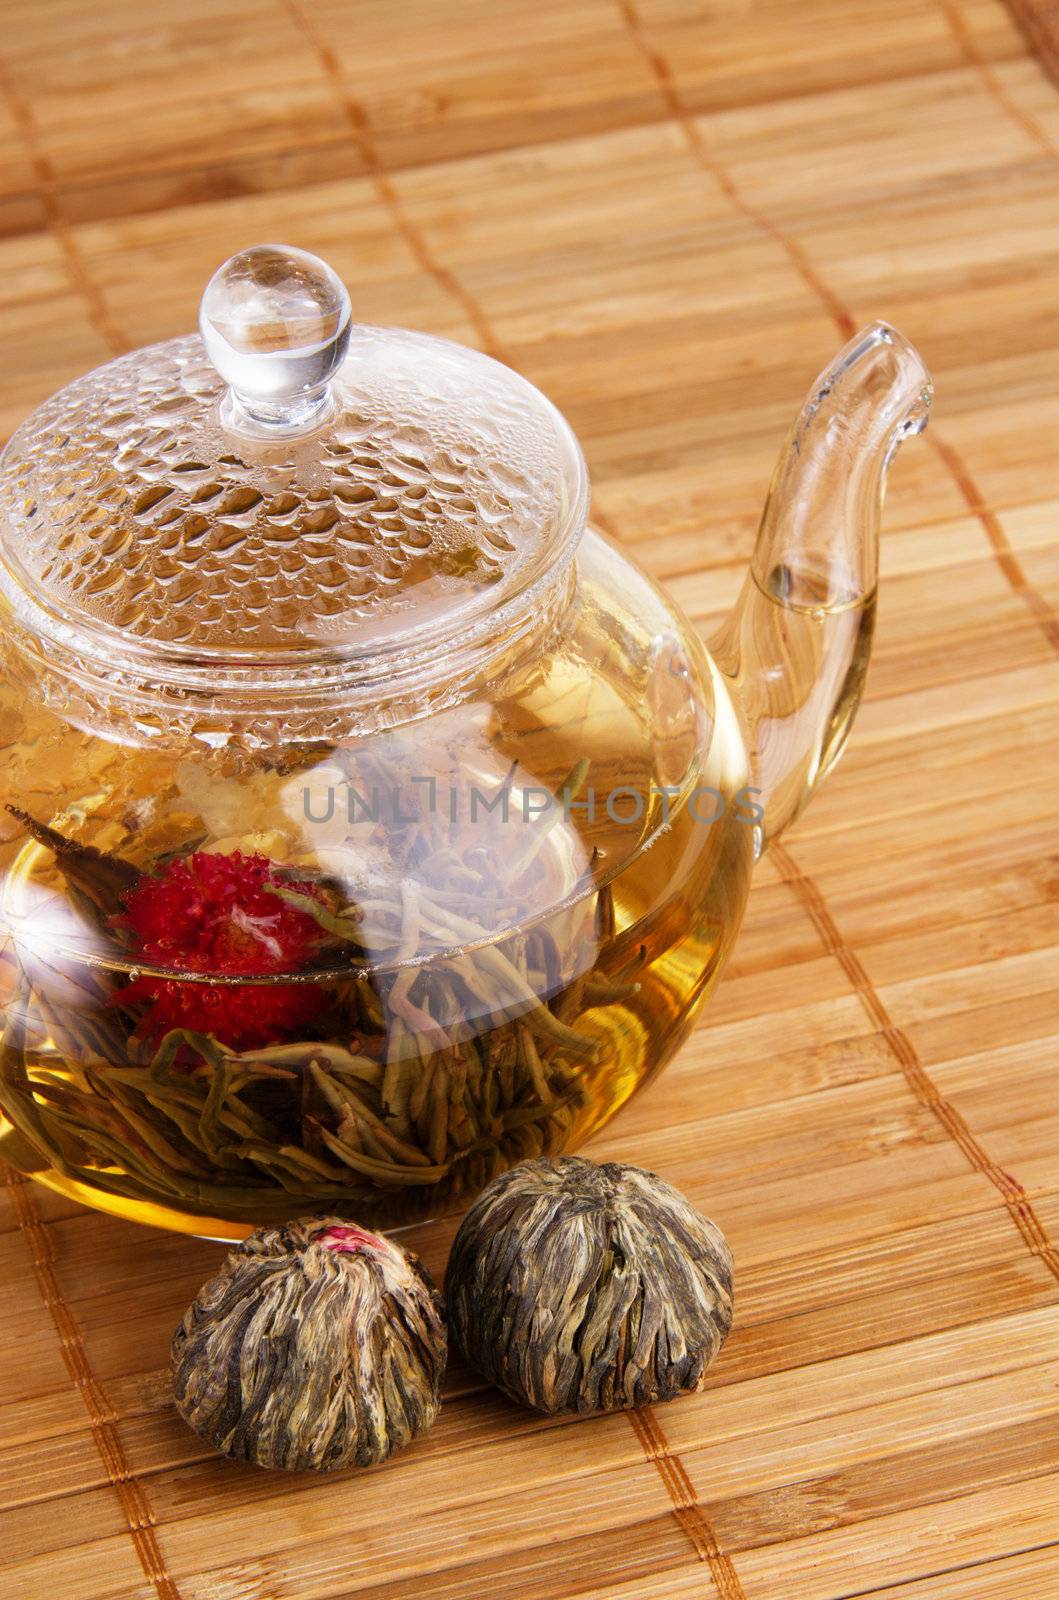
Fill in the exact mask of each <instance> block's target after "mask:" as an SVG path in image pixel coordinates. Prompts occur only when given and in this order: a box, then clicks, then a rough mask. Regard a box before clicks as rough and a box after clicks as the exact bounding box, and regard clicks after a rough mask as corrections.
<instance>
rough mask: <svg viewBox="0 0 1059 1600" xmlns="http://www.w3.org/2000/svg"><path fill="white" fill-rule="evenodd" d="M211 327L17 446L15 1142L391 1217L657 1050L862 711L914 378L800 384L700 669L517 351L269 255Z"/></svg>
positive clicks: (90, 395)
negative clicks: (743, 571) (380, 314)
mask: <svg viewBox="0 0 1059 1600" xmlns="http://www.w3.org/2000/svg"><path fill="white" fill-rule="evenodd" d="M200 328H201V337H200V336H190V337H186V338H180V339H175V340H171V341H169V342H168V343H165V344H161V345H156V346H153V347H151V348H149V349H146V350H141V351H137V352H135V353H133V354H132V355H129V356H125V357H122V358H120V359H119V360H116V361H112V362H110V363H109V364H108V365H107V366H104V367H102V368H100V369H98V370H97V371H95V372H92V373H89V374H88V375H87V376H85V377H83V378H81V379H78V380H77V381H76V382H74V383H72V384H70V385H69V386H68V387H67V388H66V389H64V390H63V391H62V392H61V393H59V394H57V395H56V396H54V397H53V398H52V399H51V400H49V401H48V402H47V403H46V404H45V405H43V406H42V407H41V408H40V409H39V410H38V411H37V412H35V413H34V414H33V416H31V417H30V418H29V419H28V420H27V422H26V423H25V424H24V425H23V426H22V427H21V428H20V429H19V430H18V432H17V433H16V434H15V435H14V437H13V438H12V440H11V441H10V443H9V445H8V447H7V449H6V451H5V452H4V455H3V458H2V466H0V500H2V503H0V540H2V547H0V608H2V631H3V637H4V641H5V661H6V666H5V679H4V682H3V685H2V686H0V740H2V746H0V801H2V803H3V806H4V807H5V809H3V810H2V811H0V815H2V817H3V829H2V834H0V838H2V845H0V849H2V854H0V871H2V882H0V896H2V898H0V905H2V912H0V915H2V932H3V939H4V945H3V966H2V974H3V998H4V1013H3V1015H4V1032H3V1038H2V1046H0V1156H2V1158H3V1159H5V1160H7V1161H9V1162H10V1163H12V1164H13V1165H14V1166H15V1167H17V1168H19V1169H21V1170H22V1171H24V1172H27V1173H31V1174H33V1175H34V1176H35V1177H38V1178H40V1179H42V1180H43V1181H44V1182H46V1183H48V1184H51V1185H52V1186H54V1187H55V1188H58V1189H61V1190H63V1191H64V1192H66V1193H68V1194H71V1195H73V1196H75V1197H77V1198H78V1199H80V1200H84V1201H86V1202H88V1203H90V1204H94V1205H96V1206H99V1207H102V1208H103V1209H105V1210H108V1211H113V1212H117V1213H119V1214H121V1215H126V1216H133V1217H138V1218H140V1219H142V1220H144V1221H148V1222H152V1223H156V1224H161V1225H164V1226H169V1227H174V1228H180V1229H184V1230H187V1231H192V1232H196V1233H203V1234H209V1235H213V1236H217V1237H225V1238H237V1237H240V1236H242V1235H243V1234H245V1233H246V1232H248V1231H249V1229H250V1228H251V1227H252V1226H255V1225H257V1224H260V1223H263V1222H266V1221H273V1220H279V1219H284V1218H289V1217H292V1216H296V1215H298V1214H303V1213H305V1212H309V1211H315V1210H321V1209H323V1210H328V1211H332V1212H333V1211H341V1212H344V1213H347V1214H349V1215H350V1216H353V1217H356V1218H357V1219H358V1220H361V1221H363V1222H366V1223H368V1224H376V1225H381V1226H394V1225H398V1224H400V1223H402V1222H406V1221H411V1220H416V1219H419V1218H422V1217H424V1216H429V1215H433V1214H437V1213H439V1212H442V1211H444V1210H446V1209H455V1208H457V1207H458V1206H460V1205H461V1204H462V1203H464V1202H465V1201H467V1200H468V1199H469V1198H470V1197H471V1196H472V1195H473V1194H474V1193H475V1192H476V1191H477V1190H478V1189H479V1188H480V1187H481V1186H482V1185H483V1184H484V1183H485V1182H486V1181H487V1180H488V1179H489V1178H490V1177H491V1176H492V1175H493V1174H495V1173H496V1172H498V1171H499V1170H501V1169H502V1168H503V1167H505V1166H507V1165H509V1164H511V1163H513V1162H515V1161H518V1160H520V1159H522V1158H524V1157H526V1156H531V1155H538V1154H541V1153H554V1152H558V1151H560V1150H563V1149H566V1148H569V1147H570V1146H572V1145H575V1144H577V1143H578V1142H580V1141H581V1140H583V1139H585V1138H586V1137H587V1136H588V1135H589V1134H591V1133H592V1132H593V1130H594V1129H596V1128H598V1127H599V1126H600V1125H601V1124H602V1123H603V1122H604V1121H606V1119H607V1118H608V1117H610V1116H611V1115H612V1114H613V1113H614V1112H615V1111H616V1110H617V1109H618V1108H619V1107H620V1106H621V1105H622V1104H623V1103H624V1102H625V1101H626V1100H627V1099H628V1098H629V1096H630V1095H631V1094H633V1092H634V1091H635V1090H636V1089H637V1088H638V1087H639V1086H640V1085H642V1084H643V1083H645V1082H646V1081H647V1080H648V1079H649V1078H650V1077H651V1076H652V1075H653V1074H655V1073H657V1071H658V1070H659V1069H660V1068H661V1067H662V1066H663V1065H664V1063H665V1062H666V1061H667V1060H668V1058H669V1057H670V1056H671V1055H672V1053H673V1051H674V1050H675V1049H676V1048H677V1046H678V1045H679V1043H680V1042H681V1040H682V1039H683V1038H684V1036H685V1035H686V1034H687V1032H688V1030H689V1028H690V1027H691V1025H692V1023H693V1021H694V1020H695V1018H696V1016H697V1014H698V1012H699V1010H700V1009H701V1007H702V1005H703V1003H704V1001H705V1000H706V998H707V996H708V994H709V993H710V990H711V989H712V987H713V985H714V983H715V982H716V980H717V977H718V974H719V973H720V971H721V969H722V967H723V965H724V962H725V959H726V957H727V955H728V952H729V950H730V949H731V946H732V942H733V940H734V938H735V936H736V933H737V932H738V929H739V924H740V920H741V918H742V915H743V910H744V906H745V903H746V899H747V892H748V888H749V882H750V874H751V868H752V865H753V862H754V860H755V859H756V857H757V856H758V855H759V854H760V852H761V851H762V849H764V848H765V847H766V845H767V843H768V840H769V839H770V838H771V837H773V836H775V834H776V833H777V832H778V831H779V830H780V829H781V828H783V827H784V826H785V825H786V824H787V823H788V822H790V820H791V819H792V818H793V817H795V816H796V815H797V814H798V812H799V811H800V810H801V808H802V806H803V805H804V804H805V802H806V800H807V798H808V796H809V794H810V793H811V791H812V789H813V788H814V786H815V785H816V783H818V782H819V780H820V779H821V778H822V777H823V775H824V774H825V773H826V772H827V771H828V769H829V768H830V767H831V766H832V765H833V763H834V761H835V760H836V758H837V756H838V755H839V753H840V751H841V749H842V746H843V743H844V741H845V739H846V735H847V733H848V731H849V727H850V724H851V722H852V719H853V716H854V714H855V712H856V709H857V705H858V702H859V699H860V694H861V688H862V684H863V680H864V671H865V665H866V661H867V656H868V651H869V647H870V643H871V634H872V622H873V615H874V603H875V584H876V563H877V535H878V523H879V515H880V507H881V502H882V492H883V487H884V479H885V474H886V469H887V466H888V464H889V462H890V460H891V458H892V456H893V454H894V451H895V449H896V447H897V445H898V443H899V441H900V440H901V439H902V438H903V437H904V436H905V435H906V434H908V433H909V432H914V431H917V430H918V429H920V428H921V427H922V426H923V424H924V422H925V420H926V416H927V409H928V406H929V401H930V387H929V382H928V378H927V374H926V372H925V370H924V367H923V364H922V362H921V361H920V359H919V357H918V355H917V354H916V352H915V351H914V350H913V349H912V348H911V346H910V345H909V344H908V343H907V342H906V341H905V340H904V339H903V338H902V337H901V336H900V335H899V334H897V333H896V332H894V330H893V329H891V328H888V327H885V326H883V325H877V326H875V327H873V328H871V329H869V330H868V331H867V332H865V333H863V334H862V335H860V336H859V337H858V338H856V339H854V340H853V341H852V343H851V344H849V345H848V346H847V347H846V349H845V350H843V351H842V353H841V354H840V355H839V357H838V359H837V360H836V362H835V364H834V365H833V366H832V367H831V368H829V369H828V370H827V372H826V373H825V374H824V375H823V376H822V377H821V378H820V379H818V381H817V383H816V384H815V385H814V387H813V389H812V391H811V394H810V397H809V399H808V401H807V403H806V406H805V408H804V410H803V411H802V413H801V416H800V417H799V419H798V421H797V424H796V426H795V429H794V431H793V433H792V434H791V437H790V439H789V441H788V443H787V446H786V448H785V450H784V452H783V454H782V456H781V458H780V462H779V467H778V470H777V472H776V475H775V477H774V479H773V483H772V488H771V491H770V494H769V499H768V504H767V506H766V509H765V514H764V521H763V524H762V528H761V533H760V537H759V539H758V544H757V548H756V551H755V553H754V556H753V559H752V563H751V568H750V571H749V573H748V574H747V578H746V582H745V585H744V588H743V592H742V596H741V598H740V600H739V602H738V604H737V606H736V609H735V612H734V614H733V616H732V617H731V618H730V620H729V621H728V622H727V624H726V625H725V626H724V628H723V629H722V630H721V633H720V635H719V637H718V638H717V639H716V641H715V642H714V645H713V648H712V650H711V651H707V650H706V649H705V648H704V647H703V645H702V644H701V643H700V641H699V639H698V638H697V637H696V635H695V634H694V633H693V631H692V630H691V628H690V626H689V625H688V623H687V622H686V621H685V620H684V619H683V618H682V617H681V616H680V614H679V613H678V612H677V611H676V610H675V608H674V607H673V605H672V603H671V602H670V601H669V600H667V599H666V597H665V596H664V595H663V594H662V593H660V591H659V590H658V589H657V588H656V587H655V585H654V584H653V583H652V582H651V581H650V580H649V579H648V578H647V577H645V576H644V574H643V573H642V572H641V571H640V570H639V569H638V568H637V567H636V566H635V565H634V564H633V563H632V562H631V561H630V560H629V559H628V557H627V556H626V555H625V554H624V553H623V552H620V551H619V550H617V549H615V548H614V547H613V546H612V545H610V544H608V543H607V542H606V540H604V539H603V538H601V537H600V535H599V534H598V533H596V532H594V531H593V530H592V529H591V528H590V527H587V526H586V518H587V513H588V477H587V473H586V469H585V463H584V459H583V457H582V454H581V451H580V449H579V447H578V444H577V441H576V439H575V438H574V436H573V434H572V432H571V430H570V428H569V426H568V425H567V423H566V422H565V421H564V419H563V418H562V417H561V416H560V414H559V413H558V412H557V411H556V410H555V408H554V407H553V406H552V405H551V404H550V403H549V402H548V400H546V399H545V398H544V396H543V395H541V394H540V393H539V392H538V391H537V390H536V389H534V388H533V387H532V386H531V385H530V384H529V383H527V382H526V381H525V380H523V379H522V378H521V377H519V376H518V375H517V374H515V373H514V372H512V371H510V370H508V369H507V368H506V367H503V366H501V365H499V364H498V363H496V362H495V361H492V360H490V359H489V358H488V357H486V356H483V355H480V354H478V353H476V352H474V351H472V350H467V349H463V348H461V347H459V346H457V345H454V344H450V343H447V342H446V341H444V340H440V339H435V338H430V337H427V336H425V335H422V334H418V333H411V332H405V331H399V330H394V329H380V328H373V327H367V326H360V325H356V324H353V323H352V322H351V316H350V301H349V296H348V294H347V292H346V290H345V288H344V287H343V285H342V284H341V283H340V281H339V280H338V279H337V278H336V276H335V274H334V273H333V272H332V271H331V270H330V269H329V268H328V267H327V266H326V265H325V264H324V263H323V262H321V261H319V260H318V259H317V258H315V257H313V256H309V255H306V254H305V253H303V252H301V251H298V250H294V249H290V248H287V247H281V246H260V247H257V248H254V249H250V250H247V251H245V252H243V253H242V254H240V255H238V256H235V257H233V258H232V260H230V261H229V262H227V263H226V264H225V265H224V266H223V267H221V268H220V270H219V271H218V272H217V273H216V274H215V276H214V277H213V279H212V280H211V282H210V284H209V285H208V287H207V289H206V293H205V295H204V297H203V301H202V308H201V318H200ZM630 1154H632V1155H633V1156H635V1151H632V1152H630Z"/></svg>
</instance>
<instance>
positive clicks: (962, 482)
mask: <svg viewBox="0 0 1059 1600" xmlns="http://www.w3.org/2000/svg"><path fill="white" fill-rule="evenodd" d="M615 4H616V5H617V7H618V10H619V11H620V13H621V16H622V18H623V20H624V22H625V25H626V27H627V28H628V30H629V33H630V34H631V36H632V38H633V40H634V41H635V43H636V45H637V47H638V48H639V50H640V51H641V52H642V54H643V55H644V57H645V58H646V60H647V61H648V62H649V63H650V66H651V68H652V70H653V72H654V74H655V78H656V80H657V82H658V87H659V90H660V91H661V93H662V95H663V96H664V98H665V101H666V104H667V105H668V106H669V108H670V112H671V115H672V118H673V121H674V122H675V123H676V124H677V126H678V127H679V128H680V130H681V132H682V133H683V135H684V139H685V142H686V144H687V146H688V149H689V151H690V153H691V155H692V156H693V157H694V159H695V160H696V161H698V163H699V164H700V166H701V167H702V168H703V170H704V171H705V172H706V173H707V174H708V176H709V177H711V178H712V179H713V180H714V182H715V183H716V184H717V185H718V187H719V188H720V189H721V192H722V193H723V194H724V195H725V196H726V197H727V199H728V200H729V202H730V203H731V205H732V206H733V207H734V209H735V210H736V211H738V212H739V213H740V214H741V215H742V216H743V217H745V218H746V219H747V221H748V222H752V223H753V224H754V225H755V226H756V227H757V228H759V229H760V230H761V232H763V233H765V234H766V235H767V236H768V237H769V238H770V239H772V240H774V241H775V243H776V244H778V245H780V246H781V248H782V249H783V250H784V251H785V252H786V254H787V257H788V259H789V261H790V262H791V265H792V266H793V267H794V268H795V270H796V271H797V273H798V275H799V277H800V278H801V280H802V282H803V283H804V284H805V286H806V288H807V289H809V290H810V291H811V292H812V293H813V294H814V295H815V296H816V297H817V299H818V300H819V301H820V303H821V305H822V306H823V308H824V310H825V311H826V312H827V314H828V316H829V317H830V318H831V320H832V322H834V324H835V326H836V328H838V330H839V332H840V333H841V334H842V335H843V337H844V338H847V339H850V338H852V337H853V335H854V334H855V333H856V331H857V324H856V321H855V319H854V317H853V314H852V312H851V311H850V310H849V307H848V306H846V305H845V304H844V303H843V301H842V300H841V298H840V297H839V296H838V295H837V294H836V293H835V291H834V290H833V289H832V288H831V287H830V285H829V284H827V283H826V282H825V281H824V279H823V278H822V277H821V276H820V274H819V273H818V272H817V271H816V269H815V267H814V266H813V264H812V262H811V261H810V260H809V258H808V256H807V255H806V253H805V251H804V250H803V249H802V247H801V245H800V244H799V243H798V241H797V239H794V238H792V237H791V235H790V234H788V233H786V232H784V230H783V229H782V228H780V227H778V226H777V224H776V223H774V222H773V221H772V219H771V217H769V216H767V215H766V214H765V212H763V211H760V210H758V208H757V207H756V206H753V205H751V204H750V203H749V202H748V201H747V200H746V199H745V198H744V197H743V195H742V194H741V193H740V190H739V188H738V185H737V184H736V182H735V180H734V179H733V178H732V177H731V175H730V174H729V173H728V172H726V171H725V169H724V167H723V166H722V165H721V164H720V162H719V161H718V160H717V158H716V157H715V156H714V155H713V154H712V153H711V152H710V150H709V149H708V148H707V146H706V144H705V143H704V141H703V138H702V134H701V132H700V129H699V126H698V123H697V122H696V121H695V119H694V117H692V116H690V115H689V113H688V111H687V110H686V108H685V107H684V105H683V102H682V101H681V98H680V93H679V90H678V89H677V86H676V81H675V79H674V77H673V73H672V71H671V69H670V66H669V63H668V62H667V61H666V60H665V58H664V56H662V54H661V53H660V52H659V51H658V50H657V49H656V48H655V47H654V46H653V45H652V44H651V42H650V40H649V38H648V37H647V33H646V31H645V29H644V26H643V24H642V22H641V20H640V18H639V16H638V14H637V12H636V9H635V6H634V5H633V3H632V0H615ZM927 439H928V441H929V442H930V444H931V445H932V446H933V448H934V450H935V451H936V453H937V454H938V456H939V457H940V458H941V460H942V462H943V463H944V465H945V467H946V468H947V470H948V472H949V473H950V475H951V477H952V479H953V481H954V483H955V484H956V487H957V489H958V490H959V491H960V494H961V496H962V498H963V500H964V501H965V502H966V504H967V507H968V509H969V510H970V511H971V512H972V514H973V515H974V516H975V517H977V519H978V521H979V522H980V523H981V524H982V527H983V528H984V529H985V532H986V536H987V537H988V539H989V542H990V545H991V546H992V548H993V553H994V556H995V558H996V562H997V565H998V567H999V568H1000V571H1001V572H1002V574H1003V576H1004V578H1005V579H1006V581H1007V582H1008V583H1009V584H1010V585H1011V587H1012V589H1014V591H1015V593H1016V594H1017V595H1018V596H1019V599H1020V600H1022V601H1023V603H1024V604H1025V605H1026V607H1027V609H1028V610H1029V611H1030V613H1031V615H1032V616H1033V618H1034V621H1035V622H1037V623H1038V624H1039V625H1040V627H1041V629H1042V631H1043V632H1044V635H1045V637H1046V639H1047V640H1048V642H1049V644H1050V645H1052V647H1053V648H1054V649H1056V650H1059V624H1057V622H1056V618H1055V613H1054V611H1053V609H1052V607H1051V606H1050V605H1049V604H1048V602H1047V601H1046V600H1045V599H1044V597H1043V595H1041V594H1039V593H1038V592H1037V590H1036V589H1034V587H1033V585H1032V584H1031V583H1030V582H1029V579H1028V578H1027V577H1026V575H1025V573H1024V571H1023V569H1022V566H1021V564H1020V563H1019V561H1018V559H1017V557H1016V556H1015V553H1014V551H1013V550H1012V548H1011V545H1010V543H1009V541H1008V538H1007V535H1006V534H1005V532H1004V530H1003V527H1002V525H1001V523H1000V520H999V518H998V517H997V515H996V513H995V512H993V511H990V510H989V508H988V505H987V502H986V500H985V497H984V496H983V495H982V493H981V491H980V490H979V488H978V486H977V484H976V483H975V481H974V479H973V477H972V476H971V473H970V470H969V469H968V467H967V464H966V462H965V461H964V460H963V457H962V456H961V455H960V453H959V451H958V450H957V449H956V446H955V445H953V444H950V443H949V442H948V441H947V440H945V439H943V438H941V437H940V436H939V435H938V431H937V428H936V427H932V428H930V429H928V432H927Z"/></svg>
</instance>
